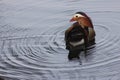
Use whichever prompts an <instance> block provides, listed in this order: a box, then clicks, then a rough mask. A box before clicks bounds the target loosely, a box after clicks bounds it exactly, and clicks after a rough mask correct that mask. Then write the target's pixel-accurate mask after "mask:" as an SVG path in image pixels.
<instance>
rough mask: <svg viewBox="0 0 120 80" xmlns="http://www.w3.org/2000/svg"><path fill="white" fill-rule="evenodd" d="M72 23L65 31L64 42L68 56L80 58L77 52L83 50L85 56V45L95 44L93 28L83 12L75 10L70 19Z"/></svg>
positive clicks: (70, 58) (89, 19)
mask: <svg viewBox="0 0 120 80" xmlns="http://www.w3.org/2000/svg"><path fill="white" fill-rule="evenodd" d="M70 22H75V23H73V24H72V25H71V26H70V27H69V28H68V29H67V30H66V31H65V43H66V49H67V50H69V55H68V58H69V60H72V58H78V59H79V58H80V57H79V53H80V52H81V51H84V53H85V56H87V47H88V46H90V45H91V43H92V44H95V36H96V34H95V30H94V27H93V24H92V20H91V18H90V17H88V15H87V14H86V13H84V12H76V13H75V14H74V15H73V17H72V18H71V19H70Z"/></svg>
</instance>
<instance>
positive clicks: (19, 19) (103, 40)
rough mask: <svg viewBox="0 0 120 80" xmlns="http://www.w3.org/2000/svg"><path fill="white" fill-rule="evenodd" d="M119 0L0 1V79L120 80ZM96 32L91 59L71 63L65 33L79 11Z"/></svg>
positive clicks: (82, 56) (82, 58) (90, 51)
mask: <svg viewBox="0 0 120 80" xmlns="http://www.w3.org/2000/svg"><path fill="white" fill-rule="evenodd" d="M119 2H120V1H119V0H100V1H97V0H52V1H51V0H41V1H40V0H23V1H21V0H11V1H9V0H0V76H1V77H3V78H5V79H6V80H119V79H120V46H119V44H120V6H119ZM78 11H83V12H85V13H87V14H88V15H89V16H90V17H91V19H92V21H93V24H94V27H95V31H96V44H95V45H94V46H95V48H93V49H91V50H89V51H88V54H90V55H88V56H87V58H84V55H83V54H81V55H80V56H81V61H82V65H79V61H78V60H73V61H69V60H68V59H67V55H68V51H67V50H66V49H65V42H64V31H65V30H66V29H67V28H68V27H69V26H70V25H71V24H72V23H69V20H70V18H71V17H72V15H73V14H74V13H75V12H78Z"/></svg>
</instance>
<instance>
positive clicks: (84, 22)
mask: <svg viewBox="0 0 120 80" xmlns="http://www.w3.org/2000/svg"><path fill="white" fill-rule="evenodd" d="M73 21H77V22H78V23H79V24H80V25H81V26H82V27H84V26H85V27H92V28H93V24H92V21H91V19H90V17H88V16H87V15H86V14H85V13H84V12H76V13H75V14H74V15H73V17H72V19H70V22H73Z"/></svg>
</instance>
